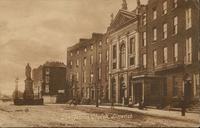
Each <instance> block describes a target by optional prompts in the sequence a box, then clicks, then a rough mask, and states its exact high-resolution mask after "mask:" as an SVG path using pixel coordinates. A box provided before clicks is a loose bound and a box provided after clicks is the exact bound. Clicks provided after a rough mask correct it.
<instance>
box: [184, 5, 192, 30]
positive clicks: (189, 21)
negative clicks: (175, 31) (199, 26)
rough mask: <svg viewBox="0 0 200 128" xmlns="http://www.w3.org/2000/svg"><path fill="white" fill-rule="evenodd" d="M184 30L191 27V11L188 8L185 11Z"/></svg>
mask: <svg viewBox="0 0 200 128" xmlns="http://www.w3.org/2000/svg"><path fill="white" fill-rule="evenodd" d="M185 13H186V29H189V28H191V27H192V9H191V8H189V9H187V10H186V12H185Z"/></svg>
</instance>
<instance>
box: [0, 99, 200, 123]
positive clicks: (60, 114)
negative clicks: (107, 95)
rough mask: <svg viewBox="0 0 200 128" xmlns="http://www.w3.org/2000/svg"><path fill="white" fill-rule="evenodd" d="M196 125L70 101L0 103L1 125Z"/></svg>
mask: <svg viewBox="0 0 200 128" xmlns="http://www.w3.org/2000/svg"><path fill="white" fill-rule="evenodd" d="M12 126H13V127H71V126H73V127H80V126H82V127H83V126H85V127H94V126H96V127H97V126H98V127H105V126H106V127H136V126H137V127H144V126H151V127H164V126H179V127H180V126H182V127H195V126H196V127H197V126H199V124H198V123H194V122H190V121H188V122H186V121H177V120H171V119H162V118H158V117H152V116H145V115H141V114H138V113H134V112H130V111H123V110H116V109H110V108H101V107H100V108H95V107H91V108H88V107H83V106H69V105H58V104H57V105H44V106H14V105H12V103H11V102H8V103H0V127H12Z"/></svg>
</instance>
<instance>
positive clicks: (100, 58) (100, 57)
mask: <svg viewBox="0 0 200 128" xmlns="http://www.w3.org/2000/svg"><path fill="white" fill-rule="evenodd" d="M101 62H102V54H101V53H99V63H101Z"/></svg>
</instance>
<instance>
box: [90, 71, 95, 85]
mask: <svg viewBox="0 0 200 128" xmlns="http://www.w3.org/2000/svg"><path fill="white" fill-rule="evenodd" d="M93 77H94V74H93V73H91V74H90V82H91V83H93Z"/></svg>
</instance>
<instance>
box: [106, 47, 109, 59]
mask: <svg viewBox="0 0 200 128" xmlns="http://www.w3.org/2000/svg"><path fill="white" fill-rule="evenodd" d="M106 60H107V61H109V52H108V50H106Z"/></svg>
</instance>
